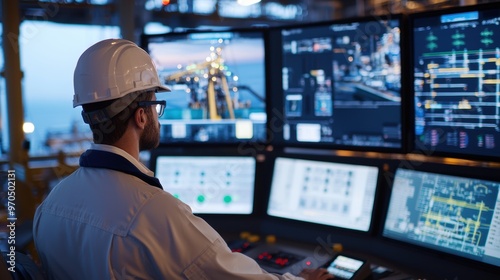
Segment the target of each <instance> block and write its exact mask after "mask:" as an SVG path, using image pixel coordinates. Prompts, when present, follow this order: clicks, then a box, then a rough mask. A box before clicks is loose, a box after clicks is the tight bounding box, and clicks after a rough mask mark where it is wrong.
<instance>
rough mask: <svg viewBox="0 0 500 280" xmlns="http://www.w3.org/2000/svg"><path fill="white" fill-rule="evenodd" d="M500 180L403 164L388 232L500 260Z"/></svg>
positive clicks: (490, 261) (495, 262) (499, 262)
mask: <svg viewBox="0 0 500 280" xmlns="http://www.w3.org/2000/svg"><path fill="white" fill-rule="evenodd" d="M499 187H500V182H493V181H486V180H480V179H474V178H466V177H458V176H450V175H443V174H437V173H430V172H424V171H416V170H409V169H401V168H400V169H398V170H397V171H396V175H395V178H394V183H393V186H392V193H391V197H390V202H389V208H388V212H387V217H386V220H385V225H384V230H383V235H384V236H386V237H389V238H392V239H396V240H400V241H403V242H407V243H412V244H416V245H420V246H424V247H427V248H431V249H435V250H439V251H443V252H446V253H451V254H455V255H458V256H461V257H465V258H469V259H474V260H477V261H480V262H484V263H488V264H492V265H496V266H500V196H499Z"/></svg>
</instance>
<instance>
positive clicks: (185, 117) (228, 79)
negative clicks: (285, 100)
mask: <svg viewBox="0 0 500 280" xmlns="http://www.w3.org/2000/svg"><path fill="white" fill-rule="evenodd" d="M142 41H143V42H142V46H143V48H144V49H146V50H147V51H148V52H149V54H150V55H151V57H152V58H153V60H154V62H155V63H156V65H157V67H158V72H159V75H160V80H161V81H162V82H163V83H165V84H166V85H167V86H168V87H170V88H171V89H172V92H169V93H165V94H162V95H161V97H159V98H158V99H165V100H166V101H167V106H166V109H165V114H164V116H163V117H162V118H161V119H160V123H161V135H160V141H161V142H162V143H170V144H172V143H191V144H193V143H219V144H220V143H224V144H234V143H241V142H248V141H250V142H257V141H260V142H262V141H265V140H266V120H267V115H266V67H265V31H264V30H257V29H254V30H239V31H236V30H226V31H193V32H178V33H175V32H174V33H166V34H162V35H149V36H148V35H145V36H143V38H142ZM158 95H159V94H158Z"/></svg>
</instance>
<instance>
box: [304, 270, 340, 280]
mask: <svg viewBox="0 0 500 280" xmlns="http://www.w3.org/2000/svg"><path fill="white" fill-rule="evenodd" d="M299 276H300V277H302V278H304V279H306V280H327V279H333V278H334V277H333V275H331V274H330V273H328V270H326V269H324V268H317V269H309V268H306V269H304V270H302V272H300V274H299Z"/></svg>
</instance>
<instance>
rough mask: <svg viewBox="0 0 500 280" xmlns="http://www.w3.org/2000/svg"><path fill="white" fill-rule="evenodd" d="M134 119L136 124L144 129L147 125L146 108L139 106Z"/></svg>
mask: <svg viewBox="0 0 500 280" xmlns="http://www.w3.org/2000/svg"><path fill="white" fill-rule="evenodd" d="M133 120H134V123H135V125H137V127H139V128H140V129H144V128H145V127H146V121H147V114H146V111H144V108H141V107H139V108H138V109H137V110H135V112H134V117H133Z"/></svg>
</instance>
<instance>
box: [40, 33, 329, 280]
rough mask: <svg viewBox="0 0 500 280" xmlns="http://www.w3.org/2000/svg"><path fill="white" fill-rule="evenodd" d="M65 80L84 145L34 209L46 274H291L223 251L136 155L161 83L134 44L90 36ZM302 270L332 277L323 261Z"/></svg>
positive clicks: (152, 125) (152, 138)
mask: <svg viewBox="0 0 500 280" xmlns="http://www.w3.org/2000/svg"><path fill="white" fill-rule="evenodd" d="M74 87H75V95H74V101H73V105H74V107H76V106H79V105H81V106H82V107H83V112H82V116H83V119H84V121H85V122H86V123H88V124H89V125H90V127H91V129H92V132H93V138H94V144H93V146H92V147H91V149H89V150H88V151H86V152H85V153H84V154H82V156H81V158H80V168H79V169H78V170H76V171H75V172H74V173H73V174H71V175H70V176H68V177H67V178H65V179H64V180H62V181H61V182H60V184H58V185H57V186H56V187H55V188H54V189H53V190H52V191H51V193H50V194H49V195H48V197H47V198H46V199H45V200H44V202H43V203H42V204H41V205H40V206H39V207H38V209H37V211H36V214H35V219H34V228H33V233H34V237H35V245H36V248H37V250H38V253H39V256H40V259H41V261H42V264H43V267H44V269H45V270H46V272H47V273H48V275H49V276H50V278H52V279H85V280H87V279H196V280H198V279H300V278H298V277H295V276H293V275H291V274H285V275H274V274H269V273H267V272H265V271H263V270H262V269H261V268H260V267H259V266H258V265H257V263H256V262H255V261H254V260H253V259H251V258H248V257H247V256H245V255H243V254H239V253H232V252H231V251H230V249H229V248H228V247H227V245H226V243H225V242H224V240H223V239H222V238H221V236H220V235H219V234H218V233H217V232H216V231H215V230H214V229H213V228H211V227H210V226H209V225H208V224H207V223H206V222H205V221H203V220H202V219H200V218H198V217H196V216H194V215H193V214H192V212H191V209H190V208H189V207H188V206H187V205H186V204H184V203H182V202H181V201H180V200H178V199H176V198H174V197H173V196H172V195H170V194H169V193H168V192H165V191H164V190H163V189H162V186H161V185H160V182H159V181H158V180H157V179H156V178H155V177H153V172H151V171H150V170H148V168H146V167H145V166H144V165H143V164H141V163H140V161H139V152H140V151H141V150H147V149H152V148H155V147H156V146H158V143H159V128H160V127H159V122H158V117H159V116H160V115H161V114H162V112H163V109H164V106H165V101H157V100H156V96H155V92H158V91H169V89H168V88H166V87H164V86H162V85H161V83H160V81H159V78H158V74H157V71H156V68H155V66H154V64H153V62H152V61H151V58H150V57H149V55H148V54H147V53H146V52H145V51H144V50H142V49H141V48H139V47H138V46H137V45H135V44H134V43H132V42H130V41H126V40H121V39H109V40H104V41H101V42H98V43H96V44H95V45H93V46H91V47H90V48H89V49H87V50H86V51H85V52H84V53H83V54H82V56H81V57H80V59H79V60H78V63H77V66H76V69H75V73H74ZM153 107H154V108H156V109H157V110H153ZM302 275H303V276H304V277H306V278H307V279H330V278H332V276H331V275H329V274H328V273H327V272H326V270H324V269H319V270H306V271H304V272H303V273H302Z"/></svg>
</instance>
